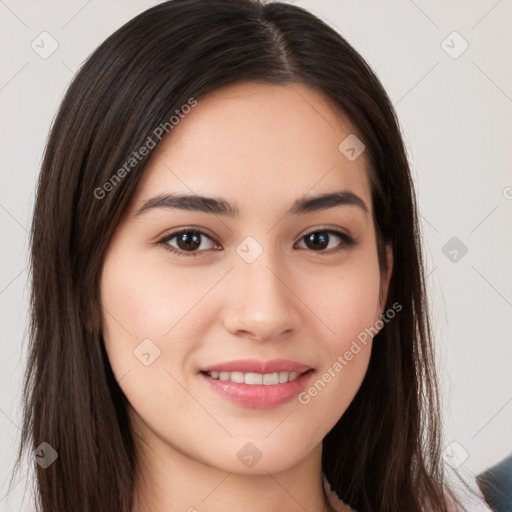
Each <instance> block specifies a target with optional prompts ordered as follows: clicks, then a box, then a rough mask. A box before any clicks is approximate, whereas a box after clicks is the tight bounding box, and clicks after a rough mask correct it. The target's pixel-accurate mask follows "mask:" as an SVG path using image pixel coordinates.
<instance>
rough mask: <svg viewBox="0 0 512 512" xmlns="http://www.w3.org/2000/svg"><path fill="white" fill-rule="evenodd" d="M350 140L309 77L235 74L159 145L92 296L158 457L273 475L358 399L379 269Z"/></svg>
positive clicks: (137, 420) (360, 164) (139, 428)
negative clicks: (291, 80)
mask: <svg viewBox="0 0 512 512" xmlns="http://www.w3.org/2000/svg"><path fill="white" fill-rule="evenodd" d="M353 133H354V132H353V129H352V128H351V126H350V124H349V122H348V121H347V120H344V119H343V118H342V116H341V115H340V114H339V113H338V112H336V111H335V110H334V109H333V107H332V105H330V104H329V103H328V102H327V101H326V100H325V99H324V97H323V96H321V95H320V94H318V93H317V92H315V91H313V90H312V89H310V88H308V87H306V86H302V85H298V84H293V85H286V86H272V85H263V84H236V85H230V86H228V87H225V88H223V89H220V90H217V91H215V92H214V93H211V94H209V95H208V96H205V97H204V98H201V99H199V100H198V104H197V106H195V107H194V108H193V109H191V111H190V112H189V113H188V114H187V115H186V116H183V118H181V119H180V121H179V124H178V125H175V126H174V128H173V130H172V132H171V136H170V137H168V138H167V139H164V140H163V141H162V143H161V144H160V145H159V146H158V147H157V149H156V150H155V152H154V154H153V155H152V157H151V159H150V161H149V163H148V164H147V166H146V169H145V172H144V175H143V176H142V178H141V181H140V182H139V184H138V187H137V190H136V192H135V195H134V197H133V200H132V202H131V204H130V207H129V208H128V210H127V211H126V212H125V216H124V218H123V220H122V221H121V223H120V224H119V226H118V228H117V230H116V232H115V233H114V236H113V238H112V240H111V242H110V245H109V247H108V250H107V252H106V255H105V259H104V265H103V269H102V275H101V301H102V307H103V310H102V311H103V318H102V321H103V336H104V340H105V346H106V350H107V354H108V357H109V360H110V363H111V366H112V369H113V372H114V374H115V376H116V378H117V380H118V382H119V385H120V387H121V389H122V390H123V392H124V394H125V395H126V397H127V399H128V401H129V402H130V404H131V409H130V415H131V418H132V420H133V425H134V429H135V430H136V432H137V433H138V434H139V435H140V437H141V438H142V439H143V440H144V441H145V443H146V444H148V445H150V446H152V447H153V448H154V449H155V451H156V452H158V453H160V454H163V453H169V454H173V453H174V454H177V453H179V454H180V456H181V457H186V458H187V459H193V460H195V461H199V462H201V463H204V464H207V465H209V466H214V467H217V468H221V469H222V470H224V471H234V472H238V473H244V472H247V473H248V472H252V473H255V472H256V473H258V472H259V473H262V474H263V473H264V472H266V471H268V472H276V471H280V470H284V469H285V468H289V467H292V466H293V465H294V464H297V463H298V462H299V461H301V460H303V459H305V458H306V457H307V456H308V454H310V453H311V452H312V451H313V450H314V449H315V448H317V449H318V448H319V447H320V446H321V442H322V439H323V437H324V436H325V435H326V434H327V433H328V431H329V430H330V429H331V428H332V427H333V426H334V425H335V423H336V422H337V421H338V420H339V418H340V417H341V416H342V415H343V413H344V411H345V410H346V408H347V407H348V405H349V404H350V402H351V401H352V399H353V398H354V396H355V394H356V392H357V391H358V389H359V387H360V384H361V382H362V380H363V377H364V375H365V372H366V369H367V365H368V361H369V357H370V351H371V344H372V339H371V337H368V336H366V337H364V336H361V334H362V333H364V332H365V329H367V328H369V327H371V326H374V325H375V323H376V321H377V320H378V318H379V315H380V314H381V313H382V312H383V311H382V306H383V304H381V302H380V300H379V299H380V292H383V293H384V297H385V295H386V293H387V286H388V282H389V275H384V274H383V273H381V272H380V270H379V265H378V258H377V245H376V239H375V227H374V223H373V220H372V203H371V193H370V182H369V179H368V174H367V169H366V161H365V153H364V152H363V153H362V154H361V155H360V156H359V157H358V158H356V159H354V158H353V157H354V152H350V149H348V153H347V147H346V145H347V142H345V143H344V144H345V145H343V144H342V146H341V147H342V150H340V149H339V147H338V146H339V145H340V143H342V142H343V141H344V140H345V139H346V138H347V137H348V136H349V135H351V134H353ZM351 140H353V139H349V141H351ZM349 146H350V145H349ZM343 148H344V149H343ZM347 155H348V156H350V157H351V158H347ZM326 194H336V195H335V196H332V197H331V198H330V199H324V200H323V201H322V200H321V199H318V200H316V201H311V200H312V198H316V197H319V196H323V195H326ZM185 195H186V196H201V197H203V198H211V199H209V200H203V201H201V199H197V198H196V199H188V200H185V199H183V198H181V199H180V196H185ZM155 198H157V199H155ZM214 200H215V201H214ZM388 258H389V262H390V263H391V254H390V253H389V251H388ZM390 266H391V265H390ZM358 336H359V338H358ZM363 338H366V339H365V343H363V342H361V340H362V339H363ZM354 342H355V344H354ZM356 347H358V348H356ZM350 354H351V355H350ZM226 379H227V380H226ZM248 443H251V444H248ZM240 450H242V451H240ZM250 456H253V457H254V456H256V457H259V456H261V459H260V460H259V461H258V462H257V464H254V467H251V463H250V462H249V460H250V459H249V458H250ZM248 457H249V458H248Z"/></svg>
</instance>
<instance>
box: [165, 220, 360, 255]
mask: <svg viewBox="0 0 512 512" xmlns="http://www.w3.org/2000/svg"><path fill="white" fill-rule="evenodd" d="M187 232H193V233H198V234H200V235H201V236H204V237H206V238H208V239H210V240H211V241H212V242H213V243H214V244H216V245H220V244H219V243H218V242H217V241H216V240H215V238H214V237H213V236H212V235H210V234H209V233H208V232H207V231H206V230H205V229H204V228H198V227H193V226H190V227H187V226H185V227H182V228H178V229H177V230H175V231H171V232H170V233H167V234H165V235H163V236H162V237H160V238H159V239H158V240H157V242H156V244H157V245H162V246H163V247H164V249H166V250H168V251H170V252H172V253H173V254H175V255H177V256H185V257H189V256H190V257H195V256H197V255H199V254H201V253H204V252H207V251H208V250H206V249H203V250H202V251H190V252H189V251H183V250H180V249H176V248H175V247H172V246H170V245H168V244H167V242H169V241H170V240H172V239H173V238H175V237H177V236H179V235H181V234H182V233H187ZM318 232H322V233H329V234H331V235H334V236H336V237H338V238H339V239H340V240H341V244H340V247H338V248H336V249H334V250H333V249H330V250H327V251H313V250H308V249H307V248H305V249H303V250H306V251H308V252H312V253H313V254H314V253H318V254H320V255H329V254H335V253H338V252H340V251H341V250H343V249H349V248H351V247H353V246H355V245H357V244H358V243H359V242H358V240H357V239H355V238H354V237H353V236H352V235H350V234H349V233H347V232H345V231H344V230H343V228H338V227H336V228H334V227H329V226H318V227H310V228H307V230H306V231H304V232H303V234H302V235H300V236H299V238H298V240H297V242H295V244H296V243H299V242H301V241H302V240H303V239H304V237H306V236H307V235H311V234H313V233H318ZM295 244H294V246H295ZM210 250H212V249H210ZM213 250H219V249H213Z"/></svg>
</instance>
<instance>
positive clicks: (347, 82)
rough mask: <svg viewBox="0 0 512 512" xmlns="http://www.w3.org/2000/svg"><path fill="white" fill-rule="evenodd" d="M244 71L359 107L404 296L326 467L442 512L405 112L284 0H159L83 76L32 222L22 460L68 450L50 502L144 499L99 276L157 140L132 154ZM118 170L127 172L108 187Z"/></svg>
mask: <svg viewBox="0 0 512 512" xmlns="http://www.w3.org/2000/svg"><path fill="white" fill-rule="evenodd" d="M239 81H253V82H256V81H257V82H264V83H271V84H286V83H303V84H307V85H309V86H310V87H313V88H315V89H316V90H318V91H320V92H321V93H322V94H324V96H325V97H327V98H328V99H329V100H330V101H331V102H332V104H333V105H334V106H335V108H337V109H338V110H339V112H340V113H343V114H344V115H346V116H347V117H348V119H349V120H350V121H351V123H352V124H353V126H355V127H356V129H357V130H358V133H360V134H361V137H362V138H363V142H364V144H365V146H366V155H367V158H368V173H369V176H370V179H371V193H372V202H373V211H374V223H375V226H376V233H377V246H378V251H379V262H380V265H381V269H382V270H384V269H385V266H386V258H385V244H386V243H389V244H391V247H392V250H393V254H394V268H393V273H392V278H391V282H390V286H389V291H388V298H387V304H386V305H385V309H388V307H389V305H391V304H394V303H395V302H397V303H399V304H400V305H401V306H402V310H401V311H400V313H399V314H398V315H397V316H396V318H395V319H394V320H393V321H391V322H389V323H387V324H386V325H385V327H384V328H383V329H382V330H381V331H380V332H379V334H377V336H376V337H375V343H374V344H373V349H372V354H371V359H370V364H369V367H368V371H367V374H366V376H365V378H364V381H363V383H362V385H361V388H360V390H359V391H358V393H357V395H356V397H355V398H354V400H353V401H352V403H351V405H350V406H349V408H348V410H347V411H346V412H345V414H343V416H342V417H341V419H340V420H339V421H338V423H337V424H336V425H335V426H334V428H333V429H332V430H331V431H330V432H329V433H328V434H327V436H326V437H325V439H324V441H323V455H322V467H323V471H324V473H325V475H326V477H327V479H328V480H329V482H330V483H331V486H332V488H333V489H334V490H335V491H336V492H337V494H338V495H339V496H340V497H341V498H342V499H343V500H344V501H345V502H347V503H349V504H350V505H351V506H352V508H354V509H355V510H357V511H358V512H378V511H383V512H384V511H387V512H397V511H400V512H402V511H407V512H420V511H422V510H425V507H427V506H428V509H429V510H430V511H432V512H446V511H447V510H449V503H448V498H447V493H446V488H445V482H444V474H443V470H442V464H441V446H442V445H441V442H442V441H441V432H442V430H441V424H440V423H441V422H440V413H439V410H440V409H439V404H438V391H437V387H436V375H435V368H434V354H433V344H432V336H431V331H430V326H429V313H428V303H427V298H426V292H425V282H424V279H425V278H424V269H423V262H422V254H421V245H420V234H419V227H418V213H417V206H416V203H415V193H414V188H413V183H412V180H411V176H410V171H409V165H408V161H407V157H406V152H405V149H404V145H403V141H402V138H401V134H400V128H399V124H398V121H397V119H396V114H395V111H394V109H393V106H392V104H391V102H390V100H389V98H388V96H387V95H386V93H385V91H384V89H383V87H382V85H381V83H380V82H379V80H378V78H377V77H376V76H375V74H374V73H373V71H372V70H371V69H370V67H369V66H368V65H367V64H366V63H365V61H364V60H363V58H362V57H361V56H360V55H359V54H358V53H357V52H356V51H355V50H354V49H353V48H352V47H351V46H350V45H349V44H348V43H347V41H345V39H343V37H341V36H340V35H339V34H338V33H336V32H335V31H334V30H333V29H331V28H330V27H329V26H327V25H326V24H325V23H323V22H322V21H321V20H319V19H318V18H316V17H315V16H313V15H312V14H311V13H309V12H307V11H306V10H303V9H301V8H299V7H297V6H293V5H289V4H286V3H280V2H275V3H267V4H265V3H260V2H258V1H256V0H237V1H236V2H234V1H232V0H208V1H206V0H173V1H169V2H165V3H162V4H160V5H157V6H155V7H153V8H151V9H149V10H147V11H145V12H143V13H142V14H140V15H138V16H137V17H135V18H134V19H132V20H131V21H129V22H128V23H126V24H125V25H124V26H123V27H121V28H120V29H119V30H117V31H116V32H115V33H114V34H113V35H111V36H110V37H109V38H108V39H107V40H106V41H105V42H104V43H103V44H101V46H100V47H99V48H98V49H97V50H96V51H95V52H94V53H93V54H92V55H91V56H90V57H89V59H88V60H87V61H86V62H85V64H84V65H83V67H82V68H81V70H80V71H79V72H78V73H77V75H76V77H75V78H74V80H73V82H72V83H71V85H70V87H69V89H68V91H67V93H66V95H65V98H64V100H63V102H62V104H61V106H60V109H59V112H58V115H57V117H56V119H55V121H54V124H53V127H52V130H51V133H50V136H49V140H48V143H47V147H46V151H45V157H44V161H43V165H42V169H41V174H40V178H39V183H38V189H37V198H36V203H35V211H34V216H33V223H32V231H31V263H32V266H31V278H32V291H31V325H30V347H29V350H30V351H29V359H28V365H27V370H26V376H25V387H24V405H25V410H24V423H23V430H22V436H21V444H20V449H19V455H18V461H17V464H19V462H20V460H21V457H22V454H23V453H24V451H25V450H27V449H28V448H30V450H33V449H34V448H36V447H37V446H39V445H40V444H41V443H42V442H47V443H48V444H49V445H50V446H52V447H53V448H54V449H55V450H56V451H57V452H58V455H59V458H58V460H57V461H56V462H55V463H54V464H52V465H50V466H49V467H48V468H46V469H44V468H42V467H41V466H39V465H36V464H34V467H35V470H36V482H37V504H38V507H39V509H40V510H41V511H42V512H55V511H59V512H76V511H78V510H80V511H81V512H103V511H104V512H113V511H118V512H131V507H132V504H133V483H134V478H135V475H136V471H137V470H138V466H137V460H136V458H135V451H134V442H133V438H132V434H131V430H130V424H129V420H128V414H127V400H126V397H125V396H124V394H123V392H122V391H121V389H120V388H119V386H118V384H117V382H116V379H115V378H114V376H113V373H112V370H111V368H110V365H109V361H108V358H107V356H106V353H105V349H104V344H103V339H102V334H101V314H102V309H101V304H100V301H99V276H100V272H101V268H102V261H103V256H104V253H105V250H106V247H107V245H108V244H109V240H110V238H111V236H112V234H113V232H114V230H115V229H116V226H117V224H118V222H119V219H120V217H121V215H122V214H123V212H124V211H125V209H126V206H127V205H128V203H129V201H130V198H131V196H132V194H133V192H134V189H135V187H136V186H137V183H138V181H139V179H140V178H141V176H142V174H143V172H144V166H145V163H146V161H147V159H148V158H149V156H150V154H151V152H152V149H149V151H148V152H147V154H146V155H145V156H143V157H142V158H140V159H138V160H137V162H136V163H135V164H134V165H130V167H129V168H127V167H126V162H128V161H130V158H133V155H134V153H136V152H138V150H139V149H140V148H141V147H142V146H144V145H147V140H148V136H149V135H151V134H154V131H155V129H156V128H157V127H159V126H161V125H163V126H166V125H165V124H164V123H166V122H167V123H168V121H169V119H170V117H171V116H172V115H173V114H174V113H175V112H176V110H180V109H181V108H182V106H183V105H185V104H187V102H189V101H190V99H191V98H195V99H196V100H197V101H199V102H200V101H201V97H202V96H204V95H205V94H208V93H209V92H211V91H214V90H216V89H218V88H220V87H222V86H224V85H227V84H232V83H234V82H239ZM166 131H169V132H170V128H169V129H168V130H166ZM171 136H172V134H171ZM132 164H133V162H132ZM123 166H125V167H124V168H125V171H126V172H124V173H120V172H119V170H120V169H122V168H123ZM116 174H117V176H118V177H119V175H120V174H122V179H119V180H117V181H116V182H115V185H112V186H111V187H104V184H105V183H107V182H109V180H111V179H112V177H113V176H114V175H116ZM98 189H100V190H102V191H103V192H98ZM107 189H108V190H107ZM100 196H101V197H100Z"/></svg>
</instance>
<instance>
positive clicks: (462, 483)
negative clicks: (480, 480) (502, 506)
mask: <svg viewBox="0 0 512 512" xmlns="http://www.w3.org/2000/svg"><path fill="white" fill-rule="evenodd" d="M446 477H447V478H446V480H447V484H448V485H449V487H450V489H451V490H452V492H453V493H454V494H455V496H456V497H457V499H458V500H459V501H460V503H461V506H462V507H463V508H464V510H466V511H467V512H492V510H491V509H490V508H489V506H488V505H487V504H486V502H485V500H484V497H483V495H482V491H481V490H480V488H479V487H478V484H477V482H476V476H475V475H474V474H473V473H472V472H470V471H469V470H467V469H463V468H462V467H461V468H459V469H458V470H457V471H455V470H453V469H452V468H450V467H449V466H448V467H446Z"/></svg>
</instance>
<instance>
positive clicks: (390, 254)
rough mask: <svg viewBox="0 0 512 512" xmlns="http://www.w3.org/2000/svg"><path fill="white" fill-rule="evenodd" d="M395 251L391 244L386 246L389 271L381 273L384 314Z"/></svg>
mask: <svg viewBox="0 0 512 512" xmlns="http://www.w3.org/2000/svg"><path fill="white" fill-rule="evenodd" d="M393 261H394V260H393V249H392V248H391V244H386V262H387V269H386V270H385V271H383V272H381V278H380V303H379V306H380V311H381V314H383V313H384V307H385V306H386V301H387V298H388V290H389V283H390V281H391V275H392V274H393Z"/></svg>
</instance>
